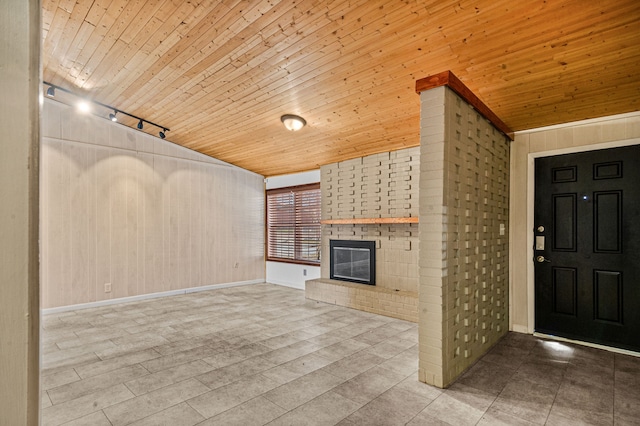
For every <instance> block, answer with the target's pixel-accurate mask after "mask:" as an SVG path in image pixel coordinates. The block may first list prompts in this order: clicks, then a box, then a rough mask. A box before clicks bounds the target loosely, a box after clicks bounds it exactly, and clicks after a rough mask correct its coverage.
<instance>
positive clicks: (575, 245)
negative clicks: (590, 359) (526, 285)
mask: <svg viewBox="0 0 640 426" xmlns="http://www.w3.org/2000/svg"><path fill="white" fill-rule="evenodd" d="M535 173H536V189H535V216H534V217H535V230H534V234H535V237H536V238H535V241H536V243H535V247H534V250H535V251H534V253H535V256H534V263H535V280H536V281H535V282H536V284H535V286H536V291H535V293H536V300H535V303H536V312H535V314H536V325H535V328H536V331H539V332H541V333H546V334H553V335H558V336H562V337H567V338H572V339H577V340H583V341H588V342H594V343H599V344H604V345H608V346H615V347H620V348H625V349H631V350H636V351H640V225H639V224H638V221H639V220H640V146H631V147H624V148H614V149H608V150H599V151H590V152H585V153H578V154H567V155H559V156H554V157H546V158H539V159H536V170H535ZM544 241H546V242H547V243H546V244H544Z"/></svg>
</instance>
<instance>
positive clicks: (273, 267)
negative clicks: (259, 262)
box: [265, 170, 320, 290]
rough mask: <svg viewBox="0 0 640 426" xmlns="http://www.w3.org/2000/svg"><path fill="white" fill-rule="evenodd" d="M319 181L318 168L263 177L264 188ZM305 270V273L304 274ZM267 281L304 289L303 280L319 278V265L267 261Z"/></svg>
mask: <svg viewBox="0 0 640 426" xmlns="http://www.w3.org/2000/svg"><path fill="white" fill-rule="evenodd" d="M318 182H320V170H312V171H309V172H302V173H294V174H290V175H282V176H272V177H270V178H267V179H265V184H266V189H275V188H285V187H287V186H296V185H306V184H310V183H318ZM305 271H306V275H305ZM266 274H267V278H266V280H267V282H269V283H272V284H279V285H283V286H287V287H293V288H298V289H302V290H304V282H305V281H306V280H312V279H316V278H320V266H309V265H298V264H294V263H284V262H267V267H266Z"/></svg>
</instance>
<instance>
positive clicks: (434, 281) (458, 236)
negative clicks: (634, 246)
mask: <svg viewBox="0 0 640 426" xmlns="http://www.w3.org/2000/svg"><path fill="white" fill-rule="evenodd" d="M438 77H443V78H441V79H439V78H438ZM425 80H429V81H433V80H434V78H428V79H425ZM435 81H436V84H434V85H431V86H430V85H425V84H424V81H422V80H421V81H419V82H418V85H417V87H418V88H419V91H420V99H421V105H422V107H421V122H420V125H421V134H420V159H421V163H420V185H419V187H420V197H419V199H420V203H419V204H420V213H419V217H420V225H419V235H420V237H419V239H420V252H419V266H420V277H419V286H418V293H419V306H418V308H419V311H418V324H419V346H420V355H419V357H420V363H419V379H420V380H421V381H423V382H425V383H428V384H432V385H435V386H438V387H446V386H448V385H449V384H450V383H451V382H452V381H453V380H455V378H456V377H458V376H459V375H460V374H461V373H462V372H463V371H464V370H466V369H467V368H468V367H469V366H470V365H471V364H473V362H475V361H476V360H477V359H478V358H479V357H480V356H482V355H483V354H484V353H486V352H487V351H488V350H489V348H490V347H491V346H492V345H493V344H494V343H496V342H497V341H498V340H499V339H500V338H501V337H502V336H503V335H504V334H505V333H506V332H507V329H508V317H507V316H508V303H507V301H508V294H507V292H508V240H507V238H508V235H507V232H506V230H507V229H508V223H507V221H508V182H509V144H508V137H507V136H506V135H505V132H504V130H502V131H501V130H498V127H500V128H502V129H506V126H504V124H503V123H502V122H501V121H499V119H497V117H495V115H493V113H491V111H490V110H489V109H488V108H487V107H486V106H484V104H481V102H480V101H479V100H478V99H477V98H476V97H475V96H474V95H473V94H472V93H471V92H470V91H469V90H468V89H467V88H466V87H464V86H463V85H462V83H460V81H459V80H457V79H456V78H455V76H453V75H452V74H451V73H443V74H441V75H438V76H435ZM450 82H452V83H453V85H452V86H451V85H449V84H448V83H450ZM429 86H430V87H429ZM422 89H424V90H422ZM460 94H462V95H465V96H464V98H463V97H462V96H461V95H460ZM479 111H483V114H481V113H480V112H479ZM485 115H486V116H488V117H490V118H492V121H489V120H488V119H487V118H485ZM506 133H509V132H508V129H507V132H506Z"/></svg>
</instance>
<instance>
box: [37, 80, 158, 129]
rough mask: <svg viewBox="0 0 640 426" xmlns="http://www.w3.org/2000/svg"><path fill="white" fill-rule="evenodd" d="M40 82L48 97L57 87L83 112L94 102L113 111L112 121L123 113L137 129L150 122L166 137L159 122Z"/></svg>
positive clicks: (53, 93)
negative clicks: (135, 122) (75, 100)
mask: <svg viewBox="0 0 640 426" xmlns="http://www.w3.org/2000/svg"><path fill="white" fill-rule="evenodd" d="M42 83H43V84H45V85H47V86H49V87H48V88H47V92H46V93H47V96H48V97H50V98H53V97H55V94H56V89H59V90H61V91H63V92H65V93H69V94H71V95H73V96H74V97H75V98H76V99H77V100H78V102H77V103H76V108H78V110H79V111H81V112H84V113H88V112H91V105H92V104H96V105H100V106H101V107H103V108H106V109H110V110H112V111H113V113H110V114H109V120H111V121H113V122H117V121H118V117H117V115H118V114H124V115H126V116H128V117H131V118H133V119H136V120H138V124H137V125H136V127H137V128H138V129H139V130H142V129H143V127H144V123H147V124H150V125H152V126H155V127H157V128H158V129H162V130H161V131H160V132H159V133H158V136H160V138H161V139H164V138H165V137H166V132H168V131H169V130H170V129H169V128H167V127H164V126H161V125H159V124H156V123H154V122H153V121H149V120H145V119H144V118H141V117H138V116H136V115H133V114H129V113H128V112H124V111H122V110H120V109H117V108H114V107H112V106H109V105H106V104H103V103H101V102H98V101H94V100H90V99H86V98H84V97H83V96H80V95H77V94H75V93H73V92H72V91H70V90H67V89H65V88H64V87H60V86H56V85H55V84H52V83H49V82H46V81H43V82H42ZM63 98H64V97H63ZM63 101H64V99H63ZM65 103H67V102H65ZM103 117H104V116H103Z"/></svg>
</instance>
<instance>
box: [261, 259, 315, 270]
mask: <svg viewBox="0 0 640 426" xmlns="http://www.w3.org/2000/svg"><path fill="white" fill-rule="evenodd" d="M267 262H279V263H292V264H294V265H307V266H317V267H318V268H319V267H320V262H308V261H305V260H292V259H278V258H272V257H267Z"/></svg>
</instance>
